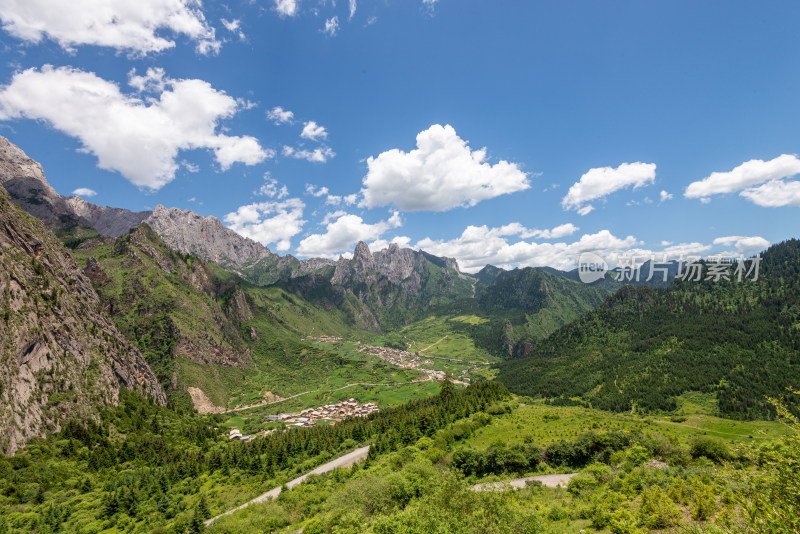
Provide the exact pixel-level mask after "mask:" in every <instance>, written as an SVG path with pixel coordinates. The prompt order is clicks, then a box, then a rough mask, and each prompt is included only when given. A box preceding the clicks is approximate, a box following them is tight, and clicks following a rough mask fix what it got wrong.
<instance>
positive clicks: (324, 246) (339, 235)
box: [297, 212, 402, 258]
mask: <svg viewBox="0 0 800 534" xmlns="http://www.w3.org/2000/svg"><path fill="white" fill-rule="evenodd" d="M335 215H337V216H336V217H335V219H333V218H332V220H331V219H329V220H326V221H324V222H323V223H324V224H325V233H321V234H312V235H310V236H308V237H306V238H305V239H303V240H302V241H300V244H299V245H298V247H297V253H298V254H299V255H301V256H307V257H324V258H336V257H337V256H338V255H339V254H342V253H346V252H350V251H352V249H353V247H354V246H355V244H356V243H358V242H359V241H373V240H376V239H378V238H380V236H381V235H383V233H384V232H386V231H387V230H389V229H391V228H397V227H398V226H400V225H401V224H402V221H401V220H400V214H399V213H397V212H394V213H393V214H392V216H391V217H389V219H387V220H385V221H378V222H377V223H375V224H368V223H365V222H364V219H362V218H361V217H359V216H358V215H353V214H348V213H343V212H339V213H336V214H335Z"/></svg>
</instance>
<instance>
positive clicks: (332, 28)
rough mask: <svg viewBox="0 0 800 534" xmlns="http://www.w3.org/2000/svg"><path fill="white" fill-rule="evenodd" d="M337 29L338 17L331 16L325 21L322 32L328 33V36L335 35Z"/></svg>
mask: <svg viewBox="0 0 800 534" xmlns="http://www.w3.org/2000/svg"><path fill="white" fill-rule="evenodd" d="M338 31H339V17H331V18H329V19H328V20H326V21H325V27H324V28H323V29H322V33H324V34H325V35H328V36H329V37H333V36H334V35H336V32H338Z"/></svg>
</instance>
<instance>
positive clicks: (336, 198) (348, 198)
mask: <svg viewBox="0 0 800 534" xmlns="http://www.w3.org/2000/svg"><path fill="white" fill-rule="evenodd" d="M356 202H358V193H353V194H352V195H344V196H341V195H328V197H327V198H326V199H325V203H326V204H329V205H331V206H338V205H340V204H345V205H347V206H352V205H354V204H355V203H356Z"/></svg>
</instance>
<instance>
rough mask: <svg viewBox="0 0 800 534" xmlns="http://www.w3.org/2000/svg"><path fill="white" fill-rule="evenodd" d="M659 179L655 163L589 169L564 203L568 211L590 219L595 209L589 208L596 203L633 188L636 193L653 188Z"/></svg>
mask: <svg viewBox="0 0 800 534" xmlns="http://www.w3.org/2000/svg"><path fill="white" fill-rule="evenodd" d="M655 178H656V164H655V163H642V162H639V161H637V162H635V163H623V164H621V165H620V166H619V167H617V168H613V167H598V168H594V169H589V171H588V172H587V173H585V174H584V175H583V176H581V178H580V180H578V181H577V182H575V183H574V184H572V187H570V188H569V191H568V192H567V194H566V196H565V197H564V198H563V199H562V200H561V206H562V207H563V208H564V209H574V210H577V212H578V214H579V215H586V214H587V213H589V212H590V211H592V210H593V209H594V207H593V206H592V205H591V204H589V202H591V201H593V200H597V199H600V198H604V197H606V196H607V195H610V194H611V193H613V192H615V191H619V190H620V189H624V188H626V187H629V186H631V185H632V186H633V188H634V189H637V188H639V187H643V186H645V185H648V184H652V183H653V181H655Z"/></svg>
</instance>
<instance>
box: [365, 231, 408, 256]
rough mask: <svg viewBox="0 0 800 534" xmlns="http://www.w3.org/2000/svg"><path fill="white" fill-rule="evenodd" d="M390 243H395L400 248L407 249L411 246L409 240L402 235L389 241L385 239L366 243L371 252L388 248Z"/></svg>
mask: <svg viewBox="0 0 800 534" xmlns="http://www.w3.org/2000/svg"><path fill="white" fill-rule="evenodd" d="M391 243H396V244H397V246H398V247H400V248H409V247H410V246H411V238H410V237H408V236H404V235H398V236H394V237H393V238H392V239H390V240H389V241H387V240H385V239H376V240H375V241H373V242H371V243H367V245H368V246H369V249H370V250H371V251H373V252H377V251H379V250H384V249H387V248H389V245H390V244H391Z"/></svg>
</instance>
